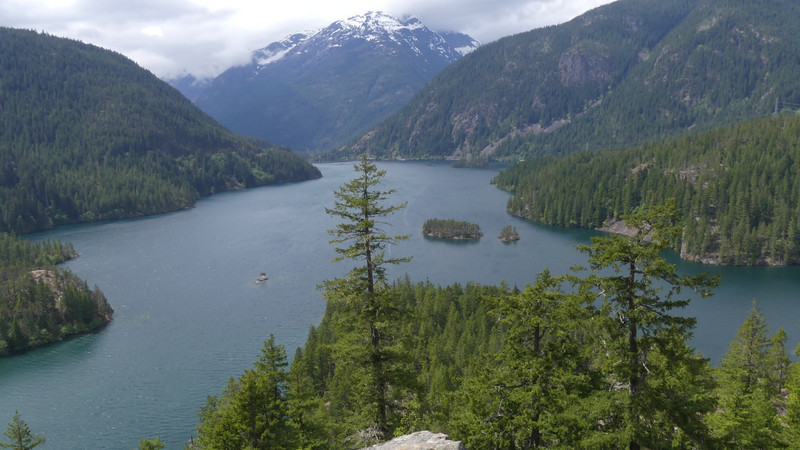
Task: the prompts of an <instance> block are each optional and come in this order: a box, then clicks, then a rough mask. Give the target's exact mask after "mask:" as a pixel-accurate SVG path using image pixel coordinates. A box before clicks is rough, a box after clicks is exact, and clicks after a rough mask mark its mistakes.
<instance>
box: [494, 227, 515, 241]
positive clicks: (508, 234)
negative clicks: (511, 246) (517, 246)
mask: <svg viewBox="0 0 800 450" xmlns="http://www.w3.org/2000/svg"><path fill="white" fill-rule="evenodd" d="M497 238H498V239H500V240H501V241H503V242H514V241H518V240H519V233H517V227H513V226H511V225H506V226H505V227H504V228H503V231H501V232H500V235H499V236H497Z"/></svg>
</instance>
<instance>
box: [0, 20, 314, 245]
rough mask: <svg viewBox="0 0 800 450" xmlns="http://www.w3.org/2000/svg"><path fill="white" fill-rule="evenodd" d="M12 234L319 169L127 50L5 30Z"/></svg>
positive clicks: (0, 218) (5, 226)
mask: <svg viewBox="0 0 800 450" xmlns="http://www.w3.org/2000/svg"><path fill="white" fill-rule="evenodd" d="M0 86H1V87H2V88H1V89H0V204H2V205H3V208H2V212H0V232H14V233H18V234H22V233H30V232H34V231H38V230H42V229H47V228H51V227H54V226H57V225H63V224H71V223H78V222H90V221H96V220H109V219H120V218H126V217H135V216H144V215H151V214H158V213H163V212H167V211H173V210H177V209H183V208H187V207H190V206H192V205H193V204H194V202H195V201H196V200H197V199H198V198H199V197H200V196H204V195H209V194H212V193H214V192H219V191H223V190H230V189H239V188H245V187H254V186H262V185H267V184H273V183H282V182H290V181H300V180H308V179H313V178H318V177H320V176H321V174H320V172H319V170H318V169H317V168H316V167H314V166H312V165H311V164H309V163H308V162H306V161H304V160H302V159H301V158H299V157H298V156H296V155H294V154H293V153H291V152H289V151H287V150H283V149H278V148H275V147H274V146H273V145H272V144H270V143H268V142H266V141H261V140H255V139H251V138H244V137H241V136H236V135H234V134H233V133H231V132H230V131H228V130H227V129H226V128H224V127H223V126H221V125H219V124H218V123H217V122H215V121H214V120H213V119H211V118H210V117H209V116H208V115H206V114H205V113H203V112H202V111H200V110H199V109H197V108H196V107H195V106H194V105H192V104H191V102H189V101H188V100H187V99H186V98H184V97H183V96H182V95H181V94H180V93H179V92H178V91H177V90H175V89H174V88H172V87H170V86H169V85H168V84H166V83H165V82H163V81H161V80H159V79H158V78H156V77H155V75H153V74H151V73H150V72H148V71H146V70H144V69H142V68H141V67H139V66H138V65H136V64H135V63H134V62H132V61H131V60H129V59H127V58H125V57H123V56H122V55H120V54H117V53H114V52H111V51H108V50H103V49H101V48H98V47H95V46H92V45H88V44H83V43H81V42H77V41H73V40H69V39H62V38H56V37H52V36H48V35H46V34H40V33H37V32H34V31H27V30H16V29H11V28H0Z"/></svg>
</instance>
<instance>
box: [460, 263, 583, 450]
mask: <svg viewBox="0 0 800 450" xmlns="http://www.w3.org/2000/svg"><path fill="white" fill-rule="evenodd" d="M565 280H566V277H553V276H552V275H550V272H549V271H548V270H545V271H544V272H542V273H541V274H539V276H538V277H537V279H536V283H535V284H534V285H528V286H526V287H525V289H524V290H523V291H522V292H519V291H517V292H516V293H512V294H509V295H504V296H501V297H498V298H496V299H495V300H494V301H493V303H494V305H495V307H494V308H493V310H492V313H493V315H494V316H495V317H497V321H498V324H499V325H500V326H501V327H503V328H504V330H505V335H504V339H503V346H502V348H501V350H500V351H499V352H495V353H491V354H489V355H486V356H484V359H482V360H481V361H482V362H483V363H482V364H479V365H478V367H477V370H478V374H477V375H476V376H473V377H470V378H468V379H467V380H465V383H464V386H463V388H462V390H461V392H460V394H462V395H460V401H463V403H464V405H465V406H466V408H465V409H466V411H465V413H463V414H461V415H460V417H459V418H458V419H457V421H456V423H457V427H458V428H459V431H460V435H461V436H463V439H464V440H465V441H466V443H467V445H468V447H469V448H540V447H552V446H564V447H569V446H579V442H580V439H581V434H582V433H581V428H583V427H582V425H581V424H579V423H578V422H580V421H579V420H577V421H576V420H575V419H576V417H575V416H574V415H572V414H571V413H572V412H573V411H572V408H573V407H580V406H579V404H580V403H581V401H582V400H583V399H584V397H585V396H586V394H587V393H588V392H589V391H591V386H590V381H589V378H590V377H589V376H588V374H587V372H588V370H586V367H587V366H588V364H587V363H588V359H587V358H586V357H585V355H583V354H582V351H581V350H582V348H584V347H585V341H584V338H585V337H586V335H585V332H586V329H585V325H586V322H584V320H585V319H586V318H588V309H586V308H585V307H584V305H582V304H581V303H582V302H581V300H582V299H583V298H585V297H583V296H581V295H576V294H574V293H566V292H564V291H563V290H562V286H561V285H562V283H563V282H564V281H565ZM583 406H585V405H583ZM583 431H585V428H584V429H583Z"/></svg>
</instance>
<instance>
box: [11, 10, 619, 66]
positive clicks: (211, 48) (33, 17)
mask: <svg viewBox="0 0 800 450" xmlns="http://www.w3.org/2000/svg"><path fill="white" fill-rule="evenodd" d="M610 1H611V0H491V1H489V0H338V1H337V0H333V1H332V0H0V26H6V27H13V28H25V29H33V30H36V31H44V32H46V33H48V34H51V35H54V36H60V37H69V38H73V39H78V40H80V41H83V42H86V43H90V44H94V45H98V46H100V47H103V48H107V49H111V50H115V51H117V52H119V53H122V54H123V55H125V56H127V57H129V58H131V59H133V60H134V61H136V62H137V63H139V65H141V66H142V67H145V68H147V69H149V70H150V71H152V72H153V73H155V74H156V75H158V76H159V77H162V78H170V77H176V76H179V75H181V74H184V73H192V74H194V75H197V76H200V77H203V76H205V77H209V76H214V75H217V74H218V73H219V72H221V71H222V70H224V69H226V68H228V67H230V66H232V65H236V64H242V63H245V62H247V61H248V60H249V55H250V52H251V51H253V50H256V49H259V48H261V47H264V46H266V45H267V44H269V43H271V42H274V41H277V40H280V39H282V38H283V37H285V36H286V35H288V34H290V33H294V32H297V31H304V30H316V29H320V28H323V27H325V26H327V25H329V24H331V23H332V22H334V21H336V20H338V19H344V18H347V17H351V16H354V15H358V14H363V13H365V12H367V11H383V12H386V13H388V14H391V15H394V16H396V17H405V16H409V15H413V16H416V17H417V18H419V19H420V20H421V21H422V22H423V23H424V24H425V25H427V26H428V27H429V28H431V29H433V30H436V31H445V30H447V31H460V32H463V33H467V34H469V35H470V36H472V37H474V38H475V39H478V40H479V41H481V42H483V43H489V42H491V41H493V40H496V39H498V38H500V37H503V36H507V35H510V34H514V33H519V32H523V31H528V30H531V29H534V28H539V27H542V26H545V25H552V24H557V23H562V22H565V21H567V20H569V19H571V18H573V17H575V16H577V15H579V14H582V13H583V12H585V11H587V10H589V9H592V8H594V7H597V6H599V5H601V4H604V3H610Z"/></svg>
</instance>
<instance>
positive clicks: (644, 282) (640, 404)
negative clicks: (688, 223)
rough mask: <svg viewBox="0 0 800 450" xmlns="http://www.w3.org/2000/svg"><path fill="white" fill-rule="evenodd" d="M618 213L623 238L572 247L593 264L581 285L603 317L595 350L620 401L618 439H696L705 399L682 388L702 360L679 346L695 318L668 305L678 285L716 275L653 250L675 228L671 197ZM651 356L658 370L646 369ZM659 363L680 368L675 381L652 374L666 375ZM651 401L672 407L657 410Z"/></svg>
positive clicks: (704, 285)
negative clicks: (683, 271)
mask: <svg viewBox="0 0 800 450" xmlns="http://www.w3.org/2000/svg"><path fill="white" fill-rule="evenodd" d="M624 220H625V223H626V225H627V226H628V227H630V228H631V229H632V230H633V232H634V233H633V235H632V236H631V237H627V236H622V235H616V234H614V235H610V236H606V237H594V238H592V245H590V246H589V245H581V246H579V249H580V250H582V251H584V252H586V253H588V254H589V265H590V267H591V269H592V270H593V271H594V273H592V274H591V275H590V276H588V277H586V278H585V279H584V286H585V287H586V288H587V289H591V290H593V291H594V292H595V293H596V295H597V297H598V300H599V302H600V304H599V312H600V314H599V315H598V319H599V320H601V321H604V322H605V324H606V327H605V329H606V331H605V336H604V337H603V338H602V339H601V343H603V345H602V349H601V351H600V352H599V354H601V355H605V356H604V357H603V358H602V360H603V361H604V364H605V366H606V368H605V369H606V371H607V372H608V375H609V377H610V380H611V381H612V384H611V389H613V390H614V391H615V392H616V393H618V394H620V395H621V399H620V400H621V402H620V404H621V405H624V408H623V410H622V411H620V412H619V416H618V417H616V418H615V419H614V420H613V421H614V422H616V423H618V424H619V425H618V426H619V428H618V429H617V433H618V439H619V441H618V442H619V443H620V444H624V445H628V446H629V448H631V449H632V450H633V449H639V448H642V447H660V446H665V445H669V444H670V443H673V442H674V441H675V440H676V439H686V440H689V441H690V442H693V443H694V444H695V445H698V444H700V443H702V441H703V440H704V439H705V437H706V435H705V432H704V426H703V424H702V423H701V422H700V418H699V417H700V416H699V413H704V412H706V411H708V410H709V409H710V408H711V403H710V402H709V401H707V399H706V398H703V397H702V396H700V397H697V396H692V395H689V393H690V391H693V390H694V387H693V385H695V384H702V383H704V381H703V379H704V378H705V375H704V373H703V371H702V369H703V366H704V364H703V361H704V360H703V359H702V358H700V357H698V356H696V355H695V354H694V352H693V351H687V349H686V348H685V347H686V346H685V341H686V340H688V338H689V337H690V330H691V328H692V327H693V326H694V324H695V319H693V318H684V317H679V316H674V315H672V314H671V310H673V309H675V308H682V307H685V306H686V305H687V304H688V303H689V300H688V299H677V298H675V296H676V295H678V294H679V293H680V292H681V289H682V288H689V289H692V290H695V291H697V292H699V293H700V294H701V295H703V296H707V295H710V294H711V288H712V287H714V286H716V284H717V282H718V280H717V279H716V278H712V277H709V276H708V274H706V273H704V274H700V275H695V276H689V275H680V274H678V273H677V272H676V270H675V266H674V265H672V264H668V263H667V262H666V260H665V259H664V258H663V256H661V252H662V250H664V249H665V248H668V247H669V246H670V244H671V243H672V242H674V240H675V239H676V237H677V236H678V235H679V233H680V228H679V227H677V226H676V225H675V222H676V220H677V210H676V208H675V205H674V202H669V203H667V204H665V205H661V206H653V207H650V208H647V209H641V210H638V211H636V212H635V213H633V214H631V215H628V216H624ZM609 270H610V273H609ZM662 286H664V287H662ZM659 355H664V356H665V357H659ZM656 361H659V362H660V366H661V367H659V369H658V370H654V368H653V365H654V364H655V363H656ZM661 370H666V371H670V370H675V371H677V370H680V371H682V372H683V373H682V376H681V377H679V378H682V382H681V383H680V384H677V385H676V384H674V383H672V384H670V383H664V382H663V380H661V379H659V378H664V377H666V376H668V375H672V376H673V377H674V374H666V373H659V371H661ZM654 383H658V384H659V385H660V387H659V388H656V387H655V386H654ZM670 398H683V401H682V402H675V401H670ZM659 405H661V406H664V407H670V408H673V409H672V410H666V411H661V410H659V408H658V406H659Z"/></svg>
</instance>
